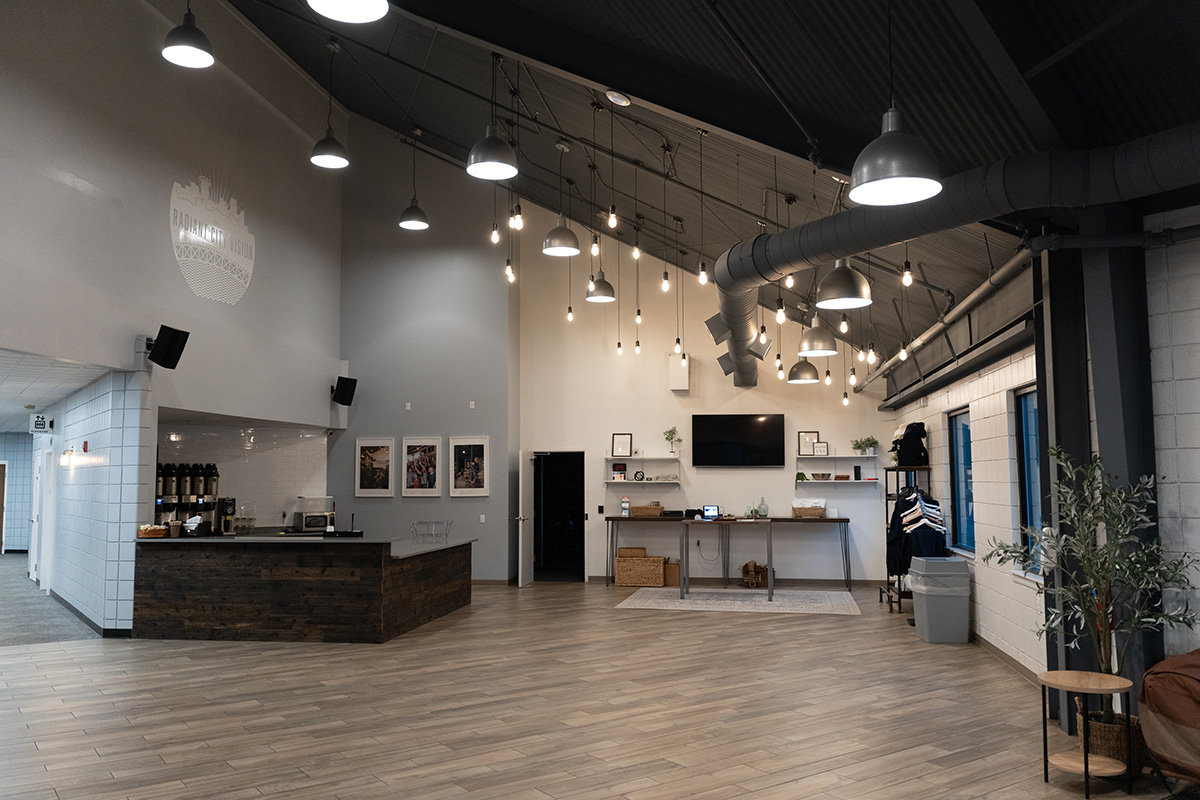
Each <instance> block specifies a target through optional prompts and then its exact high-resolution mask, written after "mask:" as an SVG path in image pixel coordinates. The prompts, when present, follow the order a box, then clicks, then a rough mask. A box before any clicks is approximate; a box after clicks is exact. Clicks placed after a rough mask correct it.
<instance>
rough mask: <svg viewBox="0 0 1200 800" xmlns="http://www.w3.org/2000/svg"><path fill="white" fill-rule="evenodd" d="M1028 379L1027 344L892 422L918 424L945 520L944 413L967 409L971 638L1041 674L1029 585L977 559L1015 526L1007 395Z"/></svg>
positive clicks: (1036, 604)
mask: <svg viewBox="0 0 1200 800" xmlns="http://www.w3.org/2000/svg"><path fill="white" fill-rule="evenodd" d="M1034 380H1035V369H1034V355H1033V349H1032V348H1030V349H1028V350H1025V351H1022V352H1020V353H1017V354H1015V355H1012V356H1009V357H1008V358H1006V359H1004V360H1003V361H1000V362H999V363H996V364H993V365H991V366H990V367H987V368H986V369H984V370H982V371H981V372H979V373H976V374H975V375H973V376H971V377H969V378H965V379H963V380H961V381H959V382H957V383H954V384H952V385H950V386H948V387H946V388H945V389H942V390H940V391H937V392H934V393H933V394H931V395H929V397H928V398H926V402H924V403H913V404H911V405H908V406H905V407H903V408H901V409H899V410H898V412H897V415H896V422H897V425H898V426H899V427H902V426H905V425H907V424H908V423H910V422H924V423H925V430H926V432H927V434H928V438H927V439H926V447H927V448H928V449H929V463H930V467H931V468H932V469H931V471H930V487H931V488H932V490H933V492H932V493H933V496H934V497H935V498H937V499H938V501H939V502H941V503H942V505H943V507H944V508H945V510H946V516H947V519H950V517H951V515H950V478H949V470H948V468H947V464H948V459H949V435H948V431H947V426H946V415H947V414H948V413H949V412H951V411H958V410H960V409H964V408H967V409H970V412H971V459H972V463H973V474H972V485H973V497H974V502H975V545H976V548H977V550H976V552H977V555H978V557H977V558H975V559H974V563H973V564H972V565H971V575H972V581H971V628H972V630H973V631H974V632H975V635H976V636H977V637H978V638H980V639H982V640H984V641H986V642H988V643H990V644H992V645H994V646H995V647H997V648H999V649H1000V650H1002V651H1003V652H1005V653H1007V654H1008V655H1010V656H1011V657H1013V658H1014V659H1016V660H1017V661H1018V662H1020V663H1021V664H1022V665H1023V666H1024V667H1026V668H1027V669H1029V670H1032V671H1033V672H1042V671H1043V670H1045V669H1046V647H1045V643H1044V642H1043V641H1042V640H1041V639H1039V638H1038V636H1037V633H1036V632H1035V631H1036V629H1037V627H1038V625H1040V624H1041V619H1042V615H1043V612H1042V601H1041V599H1040V598H1039V597H1038V596H1037V589H1036V586H1035V585H1034V584H1033V583H1032V582H1031V581H1028V580H1025V579H1023V578H1018V577H1015V576H1014V574H1013V571H1012V567H1011V566H1003V567H1002V566H999V565H998V564H996V563H995V562H992V563H991V564H985V563H984V561H983V555H984V554H985V553H986V552H987V551H988V548H989V543H990V542H991V541H993V540H999V541H1012V540H1013V537H1014V536H1015V535H1016V533H1017V531H1018V530H1019V526H1018V523H1017V511H1016V509H1017V507H1018V498H1017V483H1016V480H1015V473H1014V470H1015V465H1014V461H1013V455H1014V453H1015V452H1016V428H1015V420H1014V418H1013V409H1012V392H1013V390H1014V389H1020V388H1023V387H1026V386H1031V385H1033V383H1034ZM967 557H968V558H970V556H969V555H968V556H967Z"/></svg>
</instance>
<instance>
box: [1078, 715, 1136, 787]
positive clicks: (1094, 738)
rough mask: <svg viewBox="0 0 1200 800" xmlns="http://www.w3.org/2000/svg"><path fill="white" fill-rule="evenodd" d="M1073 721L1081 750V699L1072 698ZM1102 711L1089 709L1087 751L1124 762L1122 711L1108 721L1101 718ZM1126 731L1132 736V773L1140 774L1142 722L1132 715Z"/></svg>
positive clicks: (1123, 717)
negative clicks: (1073, 706) (1077, 730)
mask: <svg viewBox="0 0 1200 800" xmlns="http://www.w3.org/2000/svg"><path fill="white" fill-rule="evenodd" d="M1075 712H1076V713H1075V725H1076V727H1077V728H1078V729H1079V749H1080V751H1082V750H1083V703H1082V702H1080V700H1079V698H1078V697H1076V698H1075ZM1103 713H1104V712H1102V711H1092V712H1090V713H1089V717H1090V722H1089V723H1088V744H1089V747H1088V752H1089V753H1091V754H1092V755H1096V756H1108V757H1109V758H1115V759H1116V760H1117V761H1120V762H1121V763H1122V764H1124V763H1125V756H1126V748H1125V715H1124V714H1114V715H1113V721H1112V722H1111V723H1104V722H1101V721H1100V719H1101V716H1102V715H1103ZM1129 735H1130V736H1132V737H1133V774H1134V775H1140V774H1141V772H1142V767H1143V766H1145V764H1146V738H1145V737H1144V736H1143V735H1142V723H1141V721H1140V720H1139V719H1138V718H1137V716H1136V715H1135V716H1133V717H1131V718H1130V720H1129Z"/></svg>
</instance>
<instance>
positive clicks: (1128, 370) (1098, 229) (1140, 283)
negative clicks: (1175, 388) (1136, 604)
mask: <svg viewBox="0 0 1200 800" xmlns="http://www.w3.org/2000/svg"><path fill="white" fill-rule="evenodd" d="M1141 229H1142V218H1141V217H1140V216H1139V215H1137V214H1135V213H1133V212H1131V211H1129V210H1128V209H1123V208H1119V207H1116V206H1108V207H1104V208H1096V209H1088V210H1087V211H1085V212H1082V213H1081V214H1080V233H1082V234H1085V235H1089V234H1094V235H1104V234H1123V233H1140V232H1141ZM1082 267H1083V293H1084V307H1085V309H1086V314H1087V328H1088V342H1089V344H1090V345H1091V354H1092V384H1093V387H1094V392H1093V396H1094V397H1095V405H1096V438H1097V448H1098V450H1099V453H1100V457H1101V459H1103V461H1104V471H1105V472H1107V473H1109V474H1111V475H1113V476H1114V478H1115V481H1116V483H1117V484H1118V485H1123V484H1128V483H1131V482H1133V481H1136V480H1137V479H1138V478H1139V477H1141V476H1142V475H1154V474H1155V451H1154V408H1153V397H1152V395H1151V381H1150V328H1149V312H1148V309H1147V307H1146V260H1145V252H1144V251H1143V250H1142V249H1141V248H1130V247H1125V248H1107V249H1088V250H1084V251H1083V260H1082ZM1150 514H1151V517H1152V519H1155V520H1156V514H1155V510H1154V506H1151V508H1150ZM1141 533H1142V535H1143V536H1144V538H1147V539H1156V538H1157V537H1158V528H1157V526H1152V527H1150V528H1147V529H1146V530H1144V531H1142V532H1141ZM1139 644H1140V646H1139ZM1162 659H1163V637H1162V633H1161V632H1147V633H1146V634H1144V635H1143V636H1141V642H1140V643H1139V642H1138V641H1134V642H1132V643H1131V644H1130V646H1129V651H1128V654H1127V656H1126V664H1125V677H1127V678H1130V679H1131V680H1133V682H1134V685H1135V686H1136V685H1139V684H1140V683H1141V676H1142V673H1143V672H1144V671H1145V668H1146V667H1147V666H1150V665H1152V664H1155V663H1157V662H1159V661H1161V660H1162Z"/></svg>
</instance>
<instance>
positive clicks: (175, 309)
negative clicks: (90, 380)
mask: <svg viewBox="0 0 1200 800" xmlns="http://www.w3.org/2000/svg"><path fill="white" fill-rule="evenodd" d="M159 6H161V8H162V9H163V10H164V12H163V13H160V12H159V10H157V8H158V7H159ZM196 11H197V12H198V13H199V14H200V24H201V25H202V27H203V29H204V30H205V32H206V33H207V35H208V36H209V37H210V39H211V40H212V41H213V43H214V47H215V48H216V53H217V65H216V66H215V67H213V68H211V69H209V70H187V69H182V68H179V67H175V66H174V65H172V64H169V63H167V62H166V61H165V60H164V59H163V58H162V57H161V55H160V50H161V45H162V39H163V36H165V34H166V33H167V31H169V30H170V29H171V28H172V27H174V26H175V25H177V24H179V20H180V15H181V14H182V11H181V7H180V6H178V4H176V3H172V2H162V3H153V4H152V3H148V2H129V3H116V4H113V3H108V2H103V1H102V0H84V1H83V2H77V3H49V4H47V3H38V2H34V1H33V0H14V2H6V3H3V4H0V71H2V72H3V73H4V76H5V79H4V81H2V82H0V105H2V106H3V107H4V109H5V112H6V113H5V114H3V115H2V116H0V185H2V186H3V187H4V191H3V193H2V194H0V239H2V240H3V241H4V242H5V247H4V250H3V253H0V281H2V282H3V286H4V291H3V292H2V293H0V318H2V319H3V320H4V326H3V328H2V329H0V347H7V348H11V349H14V350H21V351H25V352H31V353H40V354H44V355H49V356H54V357H60V358H69V359H73V360H77V361H82V362H88V363H93V364H100V365H106V366H110V367H113V368H118V369H124V370H134V369H137V368H139V362H138V360H137V359H136V358H135V354H134V347H135V345H134V341H135V337H136V335H137V334H139V333H141V334H150V335H153V334H154V333H155V332H156V331H157V330H158V326H159V324H160V323H166V324H168V325H171V326H172V327H176V328H182V329H185V330H189V331H191V339H190V341H189V343H188V347H187V350H186V351H185V353H184V356H183V360H182V361H181V362H180V365H179V369H178V370H177V371H175V372H170V371H168V370H162V369H158V370H156V371H155V373H154V388H155V393H156V398H155V402H156V404H157V405H162V406H172V407H179V408H188V409H200V410H205V411H211V412H216V413H223V414H230V415H238V416H247V417H251V418H258V419H279V420H286V421H289V422H300V423H309V424H313V425H323V426H328V425H329V423H330V404H329V398H328V394H327V389H326V388H325V387H326V386H327V385H328V383H329V381H330V379H331V378H332V376H334V375H336V374H337V371H338V366H339V363H338V300H339V271H338V267H339V248H340V238H341V228H340V208H341V206H340V192H341V180H342V177H341V176H338V175H336V174H333V173H331V172H330V171H328V170H321V169H317V168H315V167H313V166H312V165H311V164H309V163H308V152H309V150H310V148H311V147H312V143H313V141H314V138H315V137H317V136H319V135H322V134H323V131H324V116H325V107H326V100H325V94H324V91H323V90H321V89H320V87H318V86H316V85H315V84H313V82H312V81H310V80H309V79H308V78H307V77H306V76H303V75H302V74H301V73H300V72H299V70H297V69H296V67H295V65H294V64H291V63H290V62H287V61H286V60H285V59H284V58H283V57H282V55H281V54H279V53H278V51H277V50H276V49H275V48H274V47H273V46H271V45H268V44H266V43H265V42H264V41H263V40H262V38H261V37H260V35H259V34H258V33H257V31H256V30H255V29H253V28H252V27H251V26H249V25H248V24H247V23H246V22H245V21H244V20H242V18H241V17H240V16H238V15H237V14H236V13H235V12H233V11H232V10H231V9H229V8H228V7H227V6H226V5H225V4H224V3H221V2H206V3H204V4H203V5H202V6H200V7H197V9H196ZM335 124H337V125H339V129H340V130H342V131H345V121H344V116H342V115H340V114H339V115H338V116H337V117H336V118H335ZM201 171H203V172H205V173H207V174H209V176H210V177H213V178H214V179H216V180H218V181H223V182H225V183H226V184H227V185H228V187H229V189H230V190H231V191H232V193H233V196H234V197H235V198H236V199H237V200H238V202H239V205H240V207H241V208H242V209H243V210H244V211H245V215H246V225H247V227H248V228H249V229H250V232H251V233H252V234H253V235H254V236H255V238H256V245H257V255H256V258H255V263H254V274H253V279H252V281H251V283H250V286H249V289H248V290H247V291H246V294H245V296H244V297H243V298H242V299H241V301H240V302H238V303H237V304H236V305H232V306H231V305H227V304H225V303H221V302H218V301H215V300H208V299H202V298H199V297H197V296H196V295H195V294H193V293H192V291H191V289H190V288H189V287H188V285H187V283H186V281H185V280H184V278H183V276H182V273H181V271H180V268H179V266H178V265H177V263H176V260H175V254H174V249H173V239H172V231H171V227H170V224H169V210H170V205H169V204H170V198H171V191H172V187H173V185H174V184H175V183H176V182H179V183H181V184H186V183H188V182H189V181H191V180H193V179H195V177H196V175H197V174H198V173H199V172H201Z"/></svg>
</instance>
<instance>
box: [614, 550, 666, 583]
mask: <svg viewBox="0 0 1200 800" xmlns="http://www.w3.org/2000/svg"><path fill="white" fill-rule="evenodd" d="M666 562H667V559H666V558H665V557H663V556H651V557H650V558H618V559H617V561H616V567H615V569H614V571H613V575H614V577H615V578H616V584H617V586H662V585H663V583H664V580H663V578H664V569H663V565H664V564H666Z"/></svg>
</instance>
